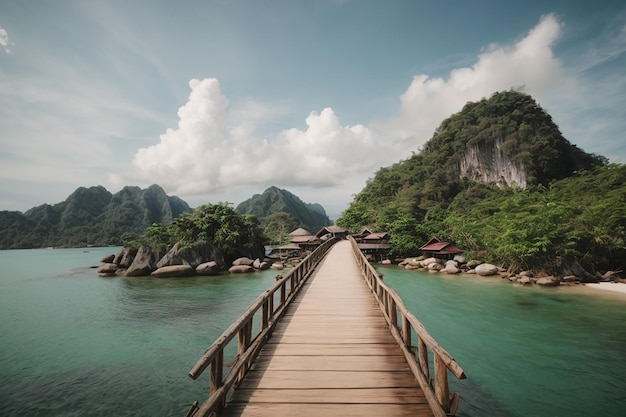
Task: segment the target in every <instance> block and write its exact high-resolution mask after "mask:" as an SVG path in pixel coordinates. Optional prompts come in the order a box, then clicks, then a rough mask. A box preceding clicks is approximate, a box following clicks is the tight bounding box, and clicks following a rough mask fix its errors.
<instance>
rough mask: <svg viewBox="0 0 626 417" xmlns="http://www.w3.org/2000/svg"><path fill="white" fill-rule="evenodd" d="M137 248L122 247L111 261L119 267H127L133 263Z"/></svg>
mask: <svg viewBox="0 0 626 417" xmlns="http://www.w3.org/2000/svg"><path fill="white" fill-rule="evenodd" d="M137 250H138V249H137V248H129V247H123V248H122V249H120V250H119V251H118V252H117V254H116V255H115V259H113V263H114V264H117V266H118V267H120V268H128V267H129V266H130V265H131V264H132V263H133V260H134V259H135V255H136V254H137Z"/></svg>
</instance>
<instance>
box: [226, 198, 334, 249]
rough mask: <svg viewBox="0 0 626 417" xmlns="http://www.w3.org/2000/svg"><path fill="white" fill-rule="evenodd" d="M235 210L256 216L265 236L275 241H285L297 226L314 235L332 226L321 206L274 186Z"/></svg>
mask: <svg viewBox="0 0 626 417" xmlns="http://www.w3.org/2000/svg"><path fill="white" fill-rule="evenodd" d="M235 211H237V212H238V213H241V214H252V215H254V216H256V217H257V218H258V219H259V222H260V223H261V226H262V227H263V228H264V231H265V234H266V235H267V236H268V237H269V238H271V239H272V240H277V241H280V240H284V238H285V236H286V235H287V234H288V233H289V232H292V231H293V230H295V229H297V228H298V227H303V228H305V229H307V230H309V231H310V232H311V233H315V232H317V231H318V230H319V229H321V228H322V227H324V226H328V225H330V224H331V221H330V219H329V218H328V215H327V214H326V211H325V210H324V208H323V207H322V206H321V205H319V204H311V203H305V202H303V201H302V200H301V199H300V198H299V197H297V196H296V195H294V194H292V193H291V192H289V191H287V190H283V189H280V188H278V187H274V186H272V187H269V188H268V189H266V190H265V191H264V192H263V194H255V195H254V196H252V197H251V198H249V199H248V200H246V201H244V202H242V203H240V204H239V205H238V206H237V207H236V208H235Z"/></svg>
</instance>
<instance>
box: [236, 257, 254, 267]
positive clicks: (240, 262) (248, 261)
mask: <svg viewBox="0 0 626 417" xmlns="http://www.w3.org/2000/svg"><path fill="white" fill-rule="evenodd" d="M253 263H254V261H253V260H252V259H250V258H248V257H245V256H243V257H241V258H237V259H235V260H234V261H233V266H240V265H246V266H250V265H252V264H253Z"/></svg>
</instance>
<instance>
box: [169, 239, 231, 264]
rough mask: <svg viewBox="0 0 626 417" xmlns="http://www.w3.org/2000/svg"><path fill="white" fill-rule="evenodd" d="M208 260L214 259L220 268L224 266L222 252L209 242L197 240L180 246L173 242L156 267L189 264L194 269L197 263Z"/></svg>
mask: <svg viewBox="0 0 626 417" xmlns="http://www.w3.org/2000/svg"><path fill="white" fill-rule="evenodd" d="M208 261H215V262H216V263H217V265H218V266H219V267H220V269H222V268H223V267H224V266H225V265H224V257H223V256H222V252H221V251H220V250H219V249H218V248H216V247H215V246H213V245H212V244H211V243H210V242H208V241H206V240H199V241H197V242H196V243H194V244H193V245H192V246H191V247H184V248H181V245H180V244H179V243H177V244H175V245H174V246H172V248H171V249H170V250H169V251H168V252H167V253H166V254H165V255H164V256H163V257H162V258H161V260H160V261H159V262H158V263H157V267H158V268H161V267H164V266H170V265H189V266H191V267H192V268H194V269H195V268H196V267H197V266H198V265H200V264H202V263H204V262H208Z"/></svg>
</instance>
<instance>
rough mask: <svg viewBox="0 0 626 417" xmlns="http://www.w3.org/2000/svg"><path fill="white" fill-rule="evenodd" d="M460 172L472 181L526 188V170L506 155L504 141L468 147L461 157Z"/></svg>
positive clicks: (475, 144)
mask: <svg viewBox="0 0 626 417" xmlns="http://www.w3.org/2000/svg"><path fill="white" fill-rule="evenodd" d="M459 171H460V177H461V178H469V179H470V180H472V181H478V182H483V183H487V184H496V185H498V186H499V187H518V188H522V189H524V188H526V178H527V173H526V169H525V168H524V165H523V164H522V163H520V162H519V161H514V160H513V159H512V158H511V157H510V156H508V155H507V154H506V152H505V151H504V147H503V141H502V139H497V140H495V141H494V142H491V143H487V142H481V143H473V144H470V145H468V146H467V150H466V151H465V153H463V154H462V156H461V162H460V164H459Z"/></svg>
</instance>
